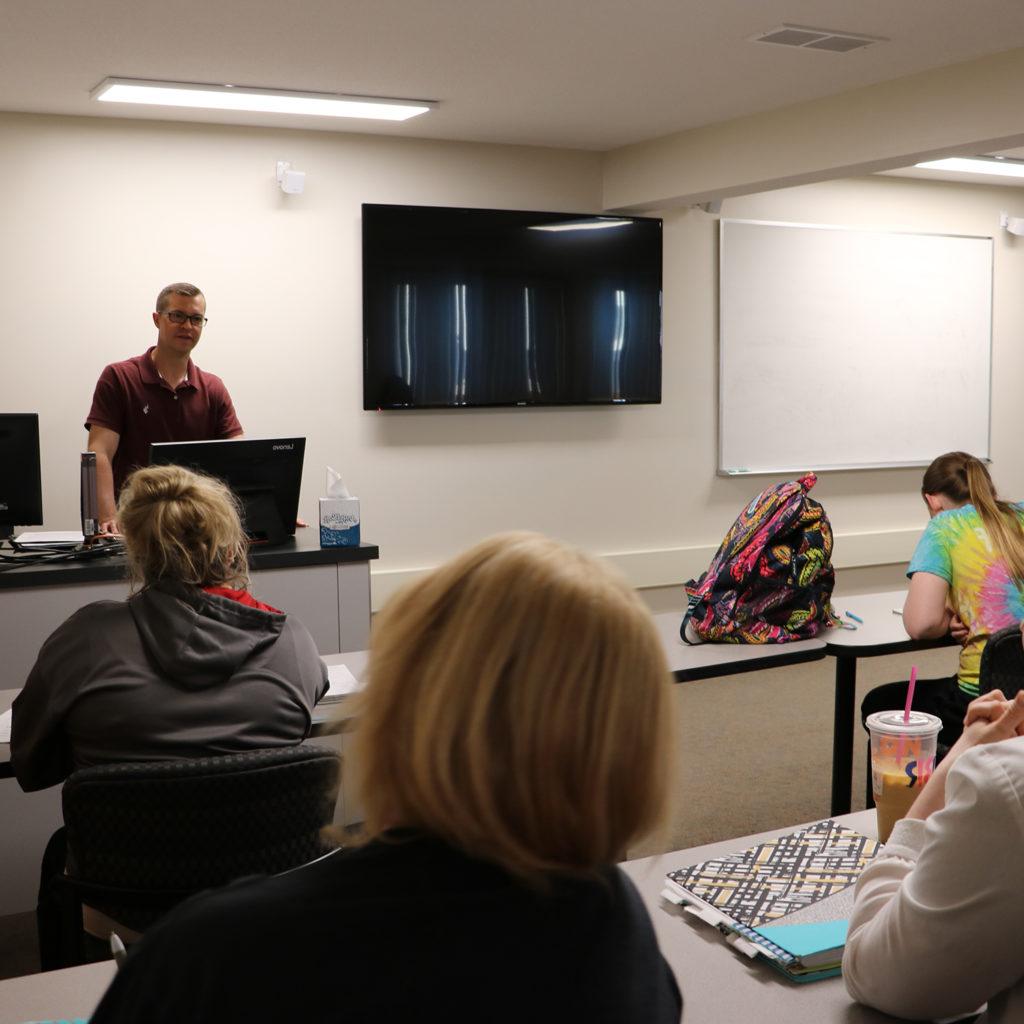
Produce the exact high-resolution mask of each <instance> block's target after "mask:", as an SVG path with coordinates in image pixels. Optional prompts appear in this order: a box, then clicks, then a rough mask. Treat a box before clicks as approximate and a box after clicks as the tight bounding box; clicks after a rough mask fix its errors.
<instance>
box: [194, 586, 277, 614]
mask: <svg viewBox="0 0 1024 1024" xmlns="http://www.w3.org/2000/svg"><path fill="white" fill-rule="evenodd" d="M203 590H204V591H205V592H206V593H207V594H213V595H214V596H215V597H226V598H228V600H230V601H237V602H238V603H239V604H244V605H245V606H246V607H247V608H259V610H260V611H261V612H273V614H274V615H283V614H284V612H282V611H281V610H280V609H278V608H271V606H270V605H269V604H264V603H263V602H262V601H257V600H256V598H255V597H253V596H252V594H250V593H249V591H248V590H232V589H231V588H230V587H203Z"/></svg>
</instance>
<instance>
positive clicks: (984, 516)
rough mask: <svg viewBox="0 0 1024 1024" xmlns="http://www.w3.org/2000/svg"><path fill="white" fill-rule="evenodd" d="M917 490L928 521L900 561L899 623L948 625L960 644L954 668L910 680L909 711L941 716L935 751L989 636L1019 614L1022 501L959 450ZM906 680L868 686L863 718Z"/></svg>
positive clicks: (897, 694) (926, 630) (917, 634)
mask: <svg viewBox="0 0 1024 1024" xmlns="http://www.w3.org/2000/svg"><path fill="white" fill-rule="evenodd" d="M921 495H922V497H923V498H924V501H925V504H926V505H927V506H928V515H929V517H930V522H929V523H928V526H927V527H926V529H925V531H924V534H923V535H922V536H921V540H920V541H919V542H918V545H917V548H916V550H915V551H914V556H913V558H911V560H910V565H909V566H908V568H907V575H908V576H909V577H910V590H909V593H908V594H907V600H906V604H905V605H904V606H903V625H904V626H905V627H906V630H907V632H908V633H909V634H910V636H911V637H913V638H914V639H915V640H927V639H935V638H938V637H942V636H945V635H946V634H947V633H949V632H952V633H953V635H954V636H955V637H956V638H957V639H958V640H960V641H961V642H962V643H963V649H962V650H961V652H960V667H959V670H958V671H957V673H956V675H953V676H950V677H949V678H946V679H930V680H918V683H917V689H916V691H915V695H914V708H915V709H916V710H918V711H927V712H930V713H931V714H933V715H938V716H939V717H940V718H941V719H942V726H943V727H942V731H941V732H940V733H939V754H940V756H941V755H942V754H944V753H945V751H946V749H948V748H949V747H951V746H952V745H953V744H954V743H955V742H956V740H957V739H958V738H959V736H960V734H961V732H962V731H963V723H964V715H965V714H966V712H967V705H968V704H969V703H970V702H971V701H972V700H973V699H974V698H975V697H977V696H978V670H979V667H980V664H981V652H982V650H983V649H984V647H985V643H986V641H987V640H988V638H989V636H991V635H992V634H993V633H995V632H996V631H997V630H999V629H1002V628H1004V627H1005V626H1013V625H1016V624H1017V623H1018V622H1020V621H1021V620H1022V619H1024V508H1022V507H1021V505H1014V504H1011V503H1009V502H1006V501H1003V500H1001V499H1000V498H999V497H998V496H997V494H996V491H995V487H994V486H993V483H992V478H991V476H989V472H988V469H987V468H986V466H985V464H984V463H983V462H982V461H981V460H980V459H976V458H975V457H974V456H973V455H968V454H967V453H966V452H949V453H947V454H946V455H940V456H939V457H938V458H937V459H935V461H934V462H932V464H931V465H930V466H929V467H928V469H927V470H925V474H924V479H923V481H922V483H921ZM907 685H908V684H907V683H889V684H887V685H885V686H879V687H876V688H875V689H874V690H872V691H871V692H870V693H868V695H867V696H866V697H865V698H864V702H863V703H862V705H861V713H862V716H863V718H864V720H865V721H866V720H867V717H868V715H870V714H872V713H873V712H875V711H891V710H893V709H896V708H902V707H903V706H904V704H905V702H906V696H907Z"/></svg>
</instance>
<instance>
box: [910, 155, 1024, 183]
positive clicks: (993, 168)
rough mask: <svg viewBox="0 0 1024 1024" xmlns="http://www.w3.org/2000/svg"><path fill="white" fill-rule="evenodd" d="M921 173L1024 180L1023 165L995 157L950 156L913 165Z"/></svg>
mask: <svg viewBox="0 0 1024 1024" xmlns="http://www.w3.org/2000/svg"><path fill="white" fill-rule="evenodd" d="M914 166H915V167H919V168H920V169H921V170H923V171H959V172H960V173H961V174H990V175H993V176H995V177H997V178H1024V163H1022V162H1019V161H1016V160H1001V159H997V158H996V157H982V156H951V157H946V159H944V160H926V161H924V163H920V164H914Z"/></svg>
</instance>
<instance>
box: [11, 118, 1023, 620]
mask: <svg viewBox="0 0 1024 1024" xmlns="http://www.w3.org/2000/svg"><path fill="white" fill-rule="evenodd" d="M0 151H2V152H4V153H6V154H10V155H11V163H10V165H9V167H10V173H9V175H8V179H7V180H8V185H7V187H6V188H5V189H4V190H3V191H2V193H0V226H2V227H0V233H2V240H3V249H2V255H0V265H2V273H0V314H2V317H3V321H2V323H3V328H4V338H3V342H2V351H3V356H4V358H3V362H2V364H0V408H2V409H4V410H8V411H36V410H38V411H39V412H41V414H42V428H43V459H44V481H43V483H44V504H45V509H46V524H45V525H46V526H47V528H52V529H59V528H65V529H66V528H71V527H73V526H74V525H75V522H76V520H77V515H78V513H77V502H78V483H77V479H78V477H77V453H78V451H79V450H80V449H81V447H82V445H83V444H84V440H85V432H84V430H83V429H82V426H81V424H82V421H83V419H84V417H85V414H86V412H87V410H88V406H89V400H90V397H91V392H92V387H93V384H94V383H95V379H96V376H97V375H98V373H99V371H100V369H101V368H102V366H103V365H104V364H105V363H107V362H109V361H111V360H115V359H120V358H124V357H126V356H128V355H134V354H137V353H139V352H142V351H143V350H144V348H145V347H146V346H147V345H148V344H150V343H151V341H152V335H153V334H154V331H153V328H152V325H151V322H150V318H149V311H150V310H151V308H152V302H153V299H154V297H155V294H156V291H157V290H158V289H159V287H160V286H161V285H163V284H164V283H166V282H167V281H170V280H176V279H180V278H184V279H186V280H194V281H195V282H196V283H198V284H199V285H200V286H201V287H202V288H203V289H204V290H205V292H206V294H207V298H208V302H209V309H208V313H209V316H210V324H209V326H208V327H207V329H206V331H205V332H204V337H203V340H202V342H201V343H200V345H199V347H198V349H197V351H196V361H197V362H198V363H199V365H200V366H202V367H204V368H205V369H208V370H211V371H213V372H215V373H218V374H220V375H221V376H223V377H224V379H225V380H226V382H227V383H228V386H229V387H230V390H231V392H232V395H233V397H234V399H235V402H236V405H237V408H238V411H239V415H240V418H241V420H242V423H243V425H244V427H245V429H246V431H247V433H249V434H250V435H260V434H286V433H293V432H294V433H298V434H305V435H307V436H308V438H309V441H308V448H307V471H306V475H305V478H304V482H303V494H302V502H301V507H300V513H301V514H302V515H303V516H304V517H305V518H306V519H308V520H309V521H310V522H315V520H316V498H317V497H318V496H319V494H320V493H321V479H322V473H323V467H324V465H325V464H328V463H330V464H331V465H334V466H335V467H336V468H338V469H339V470H341V471H342V472H343V473H344V474H345V476H346V478H347V480H348V481H349V483H350V484H351V486H352V489H353V491H354V492H355V493H357V494H358V495H359V496H360V498H361V499H362V503H363V509H362V511H363V535H364V538H365V539H366V540H368V541H371V542H374V543H377V544H379V545H380V549H381V560H380V562H379V563H377V564H375V566H374V595H375V597H374V599H375V603H379V601H380V600H381V599H382V598H383V597H384V596H385V595H386V594H387V593H388V592H389V591H390V590H391V589H392V588H393V586H394V585H395V584H396V583H398V582H401V581H402V580H404V579H405V578H407V577H408V575H409V574H410V572H411V571H414V570H416V569H419V568H423V567H427V566H430V565H433V564H436V563H437V562H438V561H440V560H441V559H443V558H444V557H446V556H448V555H450V554H451V553H453V552H455V551H456V550H458V549H460V548H461V547H463V546H465V545H466V544H467V543H469V542H471V541H473V540H475V539H477V538H479V537H481V536H485V535H487V534H489V533H492V532H494V531H496V530H502V529H510V528H529V529H538V530H543V531H546V532H548V533H551V534H554V535H556V536H559V537H562V538H564V539H566V540H569V541H571V542H574V543H577V544H579V545H582V546H583V547H586V548H588V549H590V550H592V551H594V552H597V553H600V554H610V555H613V556H615V560H616V561H617V562H618V563H619V564H620V565H621V566H622V567H623V568H624V570H625V571H626V572H627V573H628V575H629V576H630V578H631V579H632V580H633V582H634V583H635V584H636V585H638V586H650V587H655V586H663V585H666V584H671V583H674V582H678V581H679V580H683V579H686V578H687V576H689V575H691V574H694V573H696V572H699V571H700V570H701V569H702V568H704V567H705V566H706V564H707V562H708V560H709V559H710V556H711V554H712V553H713V551H714V548H715V547H716V546H717V544H718V542H719V541H720V540H721V537H722V534H723V533H724V532H725V529H726V528H727V527H728V525H729V524H730V523H731V521H732V519H733V517H734V516H735V514H736V513H737V511H738V510H739V508H740V507H741V506H742V505H743V504H744V503H745V502H746V501H747V500H749V498H750V497H751V496H752V493H753V492H754V491H755V490H756V489H758V488H759V487H760V486H763V485H765V484H766V483H768V482H769V481H768V480H767V479H763V478H761V479H756V480H753V479H741V480H737V479H722V478H718V477H716V476H715V458H716V456H715V453H716V436H715V431H716V423H717V414H716V387H717V384H716V372H717V342H716V331H717V322H716V303H717V295H716V259H717V243H716V237H717V231H716V229H717V222H716V221H715V219H714V218H712V217H709V216H707V215H705V214H703V213H700V212H698V211H693V210H689V211H681V210H673V211H669V212H667V213H666V214H665V218H666V220H665V240H666V244H665V358H664V401H663V403H662V404H661V405H660V406H639V407H633V408H605V409H559V410H508V411H504V410H462V411H437V412H421V413H391V414H379V413H371V412H363V411H362V408H361V406H362V401H361V346H360V329H361V327H360V283H361V282H360V254H359V204H360V203H361V202H364V201H365V202H407V203H424V204H440V205H466V206H473V205H477V206H495V207H510V208H514V207H522V208H535V209H549V210H581V211H586V210H596V209H598V208H599V207H600V197H601V184H602V183H601V158H600V157H599V156H597V155H595V154H591V153H582V152H571V151H560V150H550V149H525V148H518V147H501V146H483V145H461V144H446V143H435V142H420V141H406V140H395V139H385V138H381V137H369V136H356V135H328V134H324V133H305V132H288V131H270V130H257V129H230V128H217V127H212V126H198V125H173V124H148V123H145V122H132V121H123V120H104V119H99V118H96V119H92V118H82V119H72V118H47V117H35V116H20V115H2V116H0ZM278 159H288V160H291V161H292V162H293V164H294V165H295V166H296V167H298V168H299V169H301V170H304V171H306V172H307V175H308V177H307V189H306V193H305V194H304V195H302V196H299V197H288V198H286V197H284V196H282V195H281V193H280V192H279V191H277V189H276V187H275V186H274V184H273V181H272V176H273V169H274V162H275V161H276V160H278ZM1018 194H1019V193H1018V192H1016V191H1007V190H1003V189H997V188H980V187H976V186H968V185H945V184H935V185H933V184H930V183H922V182H918V181H910V180H901V179H891V178H885V179H882V178H872V179H857V180H850V181H841V182H833V183H827V184H821V185H812V186H805V187H802V188H796V189H788V190H783V191H778V192H773V193H766V194H763V195H757V196H748V197H743V198H737V199H730V200H727V201H726V203H725V207H724V211H723V212H724V214H725V215H727V216H738V217H739V216H742V217H764V218H771V219H780V220H796V221H802V222H822V223H842V224H873V225H878V226H883V227H907V228H911V229H913V230H922V231H943V232H944V231H960V232H965V233H970V234H987V233H996V232H997V228H996V217H997V214H998V210H999V209H1000V208H1002V207H1005V206H1006V205H1007V204H1008V203H1009V204H1010V208H1011V210H1012V209H1014V207H1013V202H1012V199H1013V197H1014V196H1016V195H1018ZM1022 210H1024V197H1022V202H1021V204H1020V205H1019V206H1018V208H1017V212H1021V211H1022ZM655 212H656V211H655ZM1022 272H1024V240H1016V241H1010V240H1008V239H1006V238H1005V237H998V238H997V243H996V267H995V292H996V294H995V316H994V325H995V385H994V395H993V406H994V430H993V453H994V457H995V465H994V472H995V476H996V481H997V483H998V484H999V485H1000V486H1001V488H1002V490H1003V491H1004V492H1005V493H1006V494H1008V495H1009V496H1011V497H1022V496H1024V464H1022V460H1021V459H1020V458H1019V457H1018V456H1017V453H1016V447H1017V441H1018V431H1017V429H1016V422H1015V415H1014V410H1015V402H1016V398H1017V396H1016V391H1017V390H1018V388H1017V384H1018V383H1019V381H1020V380H1021V379H1022V372H1021V371H1022V370H1024V366H1022V360H1024V353H1021V352H1020V351H1019V345H1018V343H1017V339H1018V337H1019V334H1020V331H1021V329H1022V327H1024V308H1022V302H1024V298H1022V297H1021V296H1020V289H1019V288H1018V287H1017V286H1016V284H1015V282H1016V281H1018V280H1020V279H1021V274H1022ZM816 372H817V373H818V374H819V377H820V380H821V384H820V386H822V387H827V386H828V380H829V377H830V375H831V374H835V373H839V372H842V370H841V353H823V354H822V363H821V365H820V366H819V367H817V368H816ZM794 393H795V394H798V393H799V386H797V387H795V389H794ZM950 414H951V415H955V410H950ZM822 429H825V430H827V429H828V425H827V424H823V425H822ZM919 478H920V474H919V473H918V472H917V471H908V470H889V471H880V472H859V473H844V474H833V475H828V476H825V477H823V478H822V480H821V482H820V483H819V485H818V488H817V490H816V495H817V496H818V497H819V498H820V499H821V500H822V501H823V502H824V504H825V506H826V508H827V510H828V511H829V513H830V515H831V517H832V521H833V526H834V528H835V531H836V533H837V535H838V543H837V551H836V560H837V564H839V565H840V566H844V565H845V566H863V565H871V564H879V563H890V562H899V561H901V560H905V558H906V557H907V555H908V554H909V551H910V550H911V549H912V547H913V542H914V540H915V539H916V536H917V534H918V532H919V531H920V529H921V527H922V526H923V522H924V514H923V506H922V505H921V503H920V499H919V498H918V497H917V490H918V486H919Z"/></svg>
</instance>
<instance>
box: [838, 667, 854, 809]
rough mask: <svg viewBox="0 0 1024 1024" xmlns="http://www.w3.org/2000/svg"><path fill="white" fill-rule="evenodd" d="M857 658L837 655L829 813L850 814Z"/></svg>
mask: <svg viewBox="0 0 1024 1024" xmlns="http://www.w3.org/2000/svg"><path fill="white" fill-rule="evenodd" d="M856 688H857V659H856V658H844V657H843V656H842V655H840V656H839V657H837V658H836V706H835V715H834V724H833V727H832V728H833V731H832V814H833V815H835V814H849V812H850V787H851V786H852V783H853V710H854V709H853V704H854V697H855V694H856Z"/></svg>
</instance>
